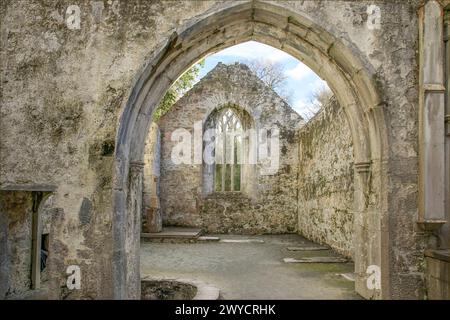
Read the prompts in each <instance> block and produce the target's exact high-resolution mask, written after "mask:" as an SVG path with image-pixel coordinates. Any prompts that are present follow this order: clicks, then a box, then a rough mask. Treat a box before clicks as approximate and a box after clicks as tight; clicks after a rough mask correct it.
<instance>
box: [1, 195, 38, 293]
mask: <svg viewBox="0 0 450 320" xmlns="http://www.w3.org/2000/svg"><path fill="white" fill-rule="evenodd" d="M32 206H33V198H32V196H31V193H30V192H2V193H1V194H0V216H1V218H0V234H1V236H0V240H1V241H0V243H1V244H0V246H1V247H0V254H1V255H0V257H1V260H0V299H1V298H11V297H20V296H22V295H24V294H26V293H27V292H28V291H29V290H30V289H31V253H32V216H33V211H32Z"/></svg>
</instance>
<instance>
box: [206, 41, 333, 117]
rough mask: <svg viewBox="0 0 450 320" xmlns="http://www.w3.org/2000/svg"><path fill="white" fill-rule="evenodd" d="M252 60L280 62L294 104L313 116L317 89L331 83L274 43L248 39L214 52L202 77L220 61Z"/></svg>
mask: <svg viewBox="0 0 450 320" xmlns="http://www.w3.org/2000/svg"><path fill="white" fill-rule="evenodd" d="M250 59H258V60H259V59H262V60H270V61H272V62H276V63H280V64H281V65H282V66H283V68H284V70H285V74H286V75H287V76H288V78H287V80H286V85H287V88H286V91H287V92H291V93H292V99H291V100H292V103H291V107H292V108H293V109H294V110H295V111H297V112H298V113H299V114H300V115H301V116H303V117H304V118H310V117H311V114H310V111H308V109H307V108H306V107H305V106H307V105H308V104H310V101H311V100H312V99H313V98H312V94H313V92H314V91H316V90H317V89H319V88H321V87H324V86H327V83H326V82H325V81H324V80H322V79H321V78H320V77H319V76H317V75H316V74H315V73H314V71H312V70H311V69H310V68H308V67H307V66H306V65H305V64H303V63H302V62H300V61H299V60H297V59H296V58H294V57H292V56H291V55H289V54H287V53H285V52H284V51H281V50H278V49H275V48H273V47H271V46H268V45H265V44H262V43H259V42H255V41H248V42H244V43H241V44H238V45H235V46H232V47H229V48H227V49H225V50H222V51H219V52H217V53H215V54H212V55H210V56H208V57H206V59H205V66H204V68H202V69H201V71H200V74H199V79H200V78H202V77H204V76H205V75H206V74H207V73H208V72H209V71H211V70H212V69H213V68H214V67H215V66H216V65H217V63H219V62H222V63H225V64H230V63H234V62H244V63H245V62H246V61H248V60H250Z"/></svg>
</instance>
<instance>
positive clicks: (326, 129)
mask: <svg viewBox="0 0 450 320" xmlns="http://www.w3.org/2000/svg"><path fill="white" fill-rule="evenodd" d="M298 186H299V197H298V232H299V233H300V234H302V235H304V236H305V237H307V238H309V239H311V240H313V241H315V242H319V243H322V244H328V245H330V246H331V247H333V248H334V249H336V250H337V251H339V252H340V253H342V254H344V255H346V256H349V257H351V256H352V254H353V213H352V211H353V195H354V188H353V145H352V137H351V134H350V128H349V126H348V124H347V119H346V117H345V114H344V111H343V109H342V108H341V107H340V106H339V104H338V103H337V101H336V99H335V98H332V99H331V100H330V101H329V102H328V104H326V105H325V106H324V107H323V108H322V109H321V111H319V113H317V114H316V115H315V117H314V118H312V119H311V120H310V121H309V122H308V123H307V124H306V125H305V126H304V127H303V128H302V129H300V132H299V176H298Z"/></svg>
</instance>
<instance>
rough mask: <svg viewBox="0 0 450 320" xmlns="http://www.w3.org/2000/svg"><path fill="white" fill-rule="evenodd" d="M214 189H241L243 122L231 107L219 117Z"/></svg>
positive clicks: (218, 190)
mask: <svg viewBox="0 0 450 320" xmlns="http://www.w3.org/2000/svg"><path fill="white" fill-rule="evenodd" d="M215 130H216V139H215V174H214V189H215V191H217V192H220V191H241V173H242V172H241V163H242V161H241V159H242V134H243V129H242V123H241V120H240V119H239V117H238V116H237V114H236V113H235V112H234V111H233V110H232V109H231V108H225V109H224V110H222V111H221V113H220V114H219V115H218V117H217V122H216V128H215Z"/></svg>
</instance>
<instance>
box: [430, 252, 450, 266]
mask: <svg viewBox="0 0 450 320" xmlns="http://www.w3.org/2000/svg"><path fill="white" fill-rule="evenodd" d="M425 257H429V258H433V259H437V260H442V261H445V262H449V263H450V249H441V250H431V249H429V250H425Z"/></svg>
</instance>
